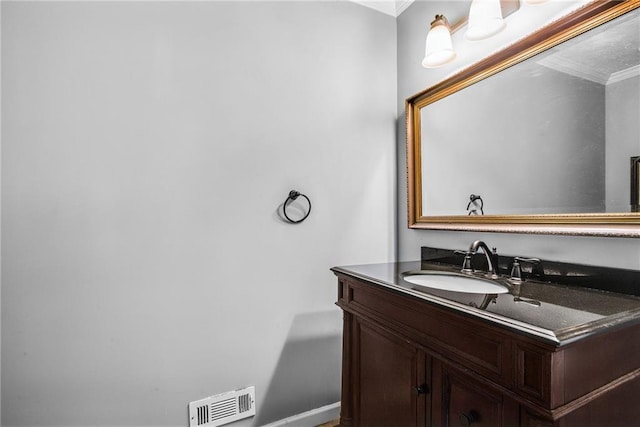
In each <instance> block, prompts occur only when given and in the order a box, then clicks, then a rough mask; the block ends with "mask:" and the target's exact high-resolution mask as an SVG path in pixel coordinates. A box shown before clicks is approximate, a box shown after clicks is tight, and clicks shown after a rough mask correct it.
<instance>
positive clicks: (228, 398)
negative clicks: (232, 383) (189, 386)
mask: <svg viewBox="0 0 640 427" xmlns="http://www.w3.org/2000/svg"><path fill="white" fill-rule="evenodd" d="M255 414H256V388H255V387H254V386H250V387H245V388H242V389H238V390H234V391H229V392H226V393H220V394H216V395H215V396H209V397H207V398H204V399H201V400H197V401H195V402H191V403H189V425H190V427H198V426H205V427H215V426H221V425H224V424H228V423H231V422H233V421H237V420H241V419H243V418H248V417H252V416H254V415H255Z"/></svg>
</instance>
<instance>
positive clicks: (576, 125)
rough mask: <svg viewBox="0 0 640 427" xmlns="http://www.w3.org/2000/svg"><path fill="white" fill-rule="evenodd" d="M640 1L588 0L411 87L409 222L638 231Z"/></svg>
mask: <svg viewBox="0 0 640 427" xmlns="http://www.w3.org/2000/svg"><path fill="white" fill-rule="evenodd" d="M639 6H640V1H637V0H627V1H624V2H619V1H618V2H611V1H604V2H603V1H601V2H595V3H591V4H589V5H587V6H585V7H583V8H582V9H580V10H578V11H576V12H574V13H572V14H571V15H569V16H567V17H565V18H563V19H561V20H560V21H557V22H556V23H554V25H553V26H549V27H545V28H543V29H542V30H540V31H539V32H537V33H535V34H533V35H531V36H529V37H527V38H526V39H524V40H522V41H521V42H518V43H516V44H515V45H513V46H510V47H509V48H507V49H505V50H504V51H502V52H499V53H497V54H495V55H493V56H491V57H489V58H487V59H486V60H484V61H482V62H480V63H478V64H476V65H474V66H472V67H470V68H469V69H467V70H464V71H462V72H461V73H459V74H457V75H455V76H453V77H451V78H449V79H447V80H446V81H444V82H442V83H441V84H439V85H436V86H434V87H432V88H429V89H427V90H426V91H424V92H421V93H419V94H417V95H414V96H413V97H411V98H409V99H408V100H407V154H408V157H407V159H408V164H407V166H408V172H409V175H408V181H409V182H408V184H409V185H408V190H409V226H410V227H413V228H432V229H456V230H478V231H480V230H482V231H508V232H529V233H553V234H556V233H557V234H587V235H606V236H637V237H640V213H637V206H634V200H633V199H632V198H631V197H630V194H633V188H632V187H631V188H630V185H631V186H633V178H631V179H630V174H629V166H628V165H629V158H630V157H634V156H640V9H638V7H639ZM479 203H480V204H479ZM635 203H636V205H637V202H635ZM479 207H481V209H478V208H479Z"/></svg>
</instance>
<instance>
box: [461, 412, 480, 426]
mask: <svg viewBox="0 0 640 427" xmlns="http://www.w3.org/2000/svg"><path fill="white" fill-rule="evenodd" d="M459 420H460V425H461V426H462V427H469V426H470V425H471V424H472V423H474V422H476V421H478V416H477V414H476V413H475V412H473V411H471V412H469V413H468V414H460V418H459Z"/></svg>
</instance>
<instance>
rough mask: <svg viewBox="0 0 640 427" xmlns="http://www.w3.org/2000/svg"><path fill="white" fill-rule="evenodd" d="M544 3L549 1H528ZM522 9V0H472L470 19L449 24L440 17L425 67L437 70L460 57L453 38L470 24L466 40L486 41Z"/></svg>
mask: <svg viewBox="0 0 640 427" xmlns="http://www.w3.org/2000/svg"><path fill="white" fill-rule="evenodd" d="M525 1H527V2H528V3H540V2H544V1H546V0H525ZM519 8H520V1H519V0H472V2H471V7H470V9H469V17H468V19H467V18H466V17H465V18H463V19H461V20H460V21H458V22H456V23H455V24H453V25H449V22H448V21H447V18H445V16H444V15H436V17H435V19H434V20H433V21H432V22H431V26H430V29H429V32H428V33H427V41H426V43H425V55H424V59H423V60H422V66H423V67H425V68H435V67H440V66H442V65H445V64H448V63H449V62H451V61H453V60H454V59H455V57H456V51H455V49H454V48H453V42H452V40H451V35H452V34H453V33H455V32H456V31H457V30H458V29H460V28H462V27H463V26H465V25H467V32H466V33H465V38H466V39H467V40H471V41H477V40H483V39H486V38H489V37H491V36H493V35H495V34H498V33H499V32H500V31H502V30H503V29H504V28H505V27H506V23H505V21H504V18H506V17H507V16H509V15H510V14H512V13H513V12H515V11H517V10H518V9H519Z"/></svg>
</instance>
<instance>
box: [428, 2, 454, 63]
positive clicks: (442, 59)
mask: <svg viewBox="0 0 640 427" xmlns="http://www.w3.org/2000/svg"><path fill="white" fill-rule="evenodd" d="M455 57H456V51H455V50H453V43H452V42H451V31H450V29H449V23H448V22H447V18H445V17H444V16H442V15H436V19H435V20H434V21H433V22H432V23H431V29H430V30H429V33H428V34H427V41H426V44H425V52H424V59H423V60H422V66H423V67H425V68H435V67H440V66H442V65H444V64H447V63H449V62H451V61H453V59H454V58H455Z"/></svg>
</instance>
